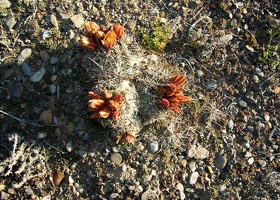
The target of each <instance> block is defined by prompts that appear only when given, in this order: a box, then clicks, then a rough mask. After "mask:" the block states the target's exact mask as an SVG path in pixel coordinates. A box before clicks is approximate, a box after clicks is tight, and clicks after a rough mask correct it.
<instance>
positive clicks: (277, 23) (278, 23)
mask: <svg viewBox="0 0 280 200" xmlns="http://www.w3.org/2000/svg"><path fill="white" fill-rule="evenodd" d="M268 23H269V24H271V25H273V26H280V20H279V19H273V18H271V19H269V20H268Z"/></svg>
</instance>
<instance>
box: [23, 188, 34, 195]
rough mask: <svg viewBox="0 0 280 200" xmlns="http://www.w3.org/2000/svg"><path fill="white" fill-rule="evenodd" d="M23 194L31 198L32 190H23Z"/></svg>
mask: <svg viewBox="0 0 280 200" xmlns="http://www.w3.org/2000/svg"><path fill="white" fill-rule="evenodd" d="M25 193H26V194H27V196H31V195H32V194H33V190H32V189H31V188H29V187H28V188H26V189H25Z"/></svg>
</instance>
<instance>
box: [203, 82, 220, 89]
mask: <svg viewBox="0 0 280 200" xmlns="http://www.w3.org/2000/svg"><path fill="white" fill-rule="evenodd" d="M217 86H218V84H217V81H216V80H212V81H210V82H208V83H207V85H206V88H207V89H208V90H212V89H215V88H216V87H217Z"/></svg>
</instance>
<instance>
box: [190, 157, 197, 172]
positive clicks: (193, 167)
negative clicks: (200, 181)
mask: <svg viewBox="0 0 280 200" xmlns="http://www.w3.org/2000/svg"><path fill="white" fill-rule="evenodd" d="M189 168H190V170H191V171H192V172H194V171H195V170H196V163H195V161H193V160H192V161H190V162H189Z"/></svg>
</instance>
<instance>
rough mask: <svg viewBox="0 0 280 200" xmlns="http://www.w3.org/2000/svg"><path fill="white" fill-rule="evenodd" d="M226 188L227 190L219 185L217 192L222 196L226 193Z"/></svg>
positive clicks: (222, 185) (224, 186)
mask: <svg viewBox="0 0 280 200" xmlns="http://www.w3.org/2000/svg"><path fill="white" fill-rule="evenodd" d="M226 188H227V187H226V185H224V184H220V185H219V186H218V190H219V192H220V194H224V193H225V192H226Z"/></svg>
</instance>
